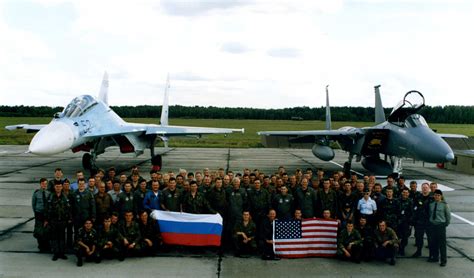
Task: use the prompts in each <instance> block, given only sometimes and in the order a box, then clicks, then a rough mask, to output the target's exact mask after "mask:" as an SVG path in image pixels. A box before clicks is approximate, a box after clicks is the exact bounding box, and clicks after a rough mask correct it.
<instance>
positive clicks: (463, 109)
mask: <svg viewBox="0 0 474 278" xmlns="http://www.w3.org/2000/svg"><path fill="white" fill-rule="evenodd" d="M112 109H113V110H114V111H115V112H116V113H117V114H118V115H119V116H120V117H123V118H159V117H160V115H161V106H151V105H141V106H112ZM62 110H63V107H59V106H58V107H49V106H23V105H21V106H4V105H3V106H0V117H52V116H53V115H54V114H55V113H56V112H61V111H62ZM391 110H392V109H391V108H385V115H389V114H390V112H391ZM169 111H170V112H169V116H170V117H171V118H188V119H258V120H290V119H292V118H293V119H303V120H320V121H324V120H325V115H326V108H325V107H316V108H310V107H306V106H304V107H293V108H281V109H260V108H244V107H237V108H230V107H214V106H210V107H204V106H181V105H174V106H170V110H169ZM420 114H421V115H423V116H424V117H425V118H426V120H427V121H428V122H429V123H453V124H474V106H458V105H448V106H425V107H424V108H423V109H422V110H421V111H420ZM331 118H332V120H333V121H349V122H371V121H373V120H374V108H371V107H347V106H345V107H331Z"/></svg>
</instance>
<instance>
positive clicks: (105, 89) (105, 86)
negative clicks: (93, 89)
mask: <svg viewBox="0 0 474 278" xmlns="http://www.w3.org/2000/svg"><path fill="white" fill-rule="evenodd" d="M99 100H101V101H102V102H103V103H105V105H107V106H108V105H109V75H108V74H107V72H104V77H103V78H102V84H101V86H100V91H99Z"/></svg>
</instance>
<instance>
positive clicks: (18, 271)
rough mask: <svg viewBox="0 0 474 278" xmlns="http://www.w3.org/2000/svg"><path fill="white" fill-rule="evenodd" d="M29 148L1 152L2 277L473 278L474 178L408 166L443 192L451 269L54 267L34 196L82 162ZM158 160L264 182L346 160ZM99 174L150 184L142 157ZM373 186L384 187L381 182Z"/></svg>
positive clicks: (169, 260)
mask: <svg viewBox="0 0 474 278" xmlns="http://www.w3.org/2000/svg"><path fill="white" fill-rule="evenodd" d="M25 151H26V146H0V277H32V276H34V277H39V276H48V277H56V276H61V277H64V276H66V275H67V276H68V277H76V276H82V277H84V276H119V277H124V276H125V277H132V276H136V275H137V274H139V275H146V276H152V275H153V276H162V277H217V276H221V277H236V276H247V277H262V276H267V277H285V276H286V277H288V276H292V277H298V276H315V275H318V276H345V277H347V276H367V275H391V276H392V275H393V276H401V275H410V276H415V275H416V276H436V277H439V276H441V277H442V276H445V277H460V276H466V277H472V276H473V275H474V263H473V261H474V198H473V197H474V182H473V178H474V176H472V175H466V174H461V173H457V172H453V171H449V170H444V169H438V168H436V167H435V165H433V164H426V165H423V164H422V163H419V162H416V163H414V162H412V161H405V162H404V176H405V177H406V178H407V179H408V180H412V179H414V180H428V181H436V182H438V183H439V184H441V185H442V186H443V189H445V197H446V200H447V201H448V203H449V205H450V207H451V210H452V212H453V217H452V222H451V225H450V226H449V227H448V246H449V247H448V266H447V267H445V268H441V267H439V266H438V265H437V264H433V263H427V262H426V255H427V254H428V250H427V249H424V250H423V255H424V257H423V258H419V259H413V258H410V257H409V256H407V257H403V258H399V259H398V260H397V265H396V266H390V265H388V264H383V263H380V262H370V263H362V264H360V265H356V264H353V263H349V262H340V261H338V260H334V259H322V258H311V259H294V260H281V261H277V262H274V261H271V262H269V261H262V260H260V259H259V258H257V257H255V258H249V259H242V258H235V257H233V256H232V255H231V254H226V255H225V256H223V257H219V256H218V255H216V254H215V252H212V251H207V252H204V253H199V254H194V253H189V252H184V253H182V254H176V253H169V254H160V255H159V256H157V257H152V258H131V259H127V260H125V261H124V262H118V261H104V262H102V263H101V264H99V265H96V264H85V265H84V266H83V267H82V268H78V267H76V265H75V257H74V256H72V255H70V256H69V259H68V260H67V261H62V260H59V261H57V262H53V261H51V255H49V254H39V253H38V252H37V251H38V250H37V248H36V240H35V239H34V238H33V236H32V231H33V224H34V223H33V222H34V221H33V212H32V209H31V195H32V193H33V191H34V190H35V189H36V188H38V186H39V179H40V178H41V177H46V178H48V179H50V178H52V177H53V172H54V169H55V168H56V167H61V168H62V169H63V171H64V174H65V177H68V178H70V179H72V178H73V177H74V174H75V172H76V170H79V169H81V168H82V166H81V158H82V155H81V154H73V153H70V152H68V153H63V154H60V155H55V156H51V157H38V156H33V155H30V154H25V153H24V152H25ZM157 151H159V152H162V153H165V155H164V156H163V163H164V166H163V171H174V172H177V170H178V169H179V168H185V169H187V170H188V171H193V172H194V171H196V170H202V169H203V168H204V167H208V168H210V169H211V170H217V168H219V167H222V168H224V169H226V170H232V171H234V172H242V170H243V168H245V167H248V168H250V169H252V170H253V169H255V168H257V169H259V170H261V171H263V172H265V173H266V174H270V173H273V172H275V171H276V170H277V168H278V166H280V165H283V166H285V167H286V169H287V172H288V173H292V172H294V171H295V169H297V168H301V169H306V168H308V167H312V168H313V169H315V168H319V167H321V168H323V169H325V170H327V171H334V170H338V169H340V167H339V166H338V165H337V164H343V163H344V161H345V160H346V159H347V155H346V154H345V153H343V152H337V153H336V157H335V159H334V162H335V163H329V162H323V161H321V160H318V159H317V158H316V157H314V156H313V155H312V154H311V151H310V150H297V149H225V148H223V149H209V148H177V149H173V148H171V149H167V150H164V149H160V150H158V149H157ZM97 164H98V166H99V167H101V168H104V169H106V168H108V167H110V166H115V167H116V168H118V170H119V171H125V172H126V173H127V174H128V173H129V172H130V167H131V166H132V165H134V164H137V165H139V169H140V172H141V174H142V175H143V176H144V177H145V178H149V175H148V171H149V169H150V162H149V154H148V153H145V154H144V155H142V156H140V157H136V158H135V157H133V156H132V155H125V154H120V153H119V151H118V149H113V148H111V149H110V150H109V151H107V152H106V153H105V154H103V155H101V156H99V159H98V161H97ZM353 168H354V170H355V171H357V172H360V173H365V172H366V171H365V170H364V169H363V168H362V167H361V165H360V164H359V163H353ZM378 181H380V182H382V184H385V181H384V180H382V179H379V180H378ZM413 243H414V238H413V237H412V238H410V241H409V245H408V250H407V254H408V255H411V254H412V253H413V252H414V251H415V250H414V247H413Z"/></svg>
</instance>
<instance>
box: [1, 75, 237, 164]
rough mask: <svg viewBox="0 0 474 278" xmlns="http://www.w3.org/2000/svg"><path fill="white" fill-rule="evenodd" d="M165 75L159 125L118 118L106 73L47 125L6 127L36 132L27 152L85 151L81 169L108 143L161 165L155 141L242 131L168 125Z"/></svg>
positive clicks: (7, 127) (50, 153)
mask: <svg viewBox="0 0 474 278" xmlns="http://www.w3.org/2000/svg"><path fill="white" fill-rule="evenodd" d="M169 87H170V86H169V77H168V79H167V82H166V87H165V94H164V102H163V106H162V110H161V118H160V124H159V125H157V124H140V123H128V122H126V121H124V120H123V119H122V118H120V117H119V116H118V115H117V114H116V113H115V112H114V111H113V110H112V109H111V108H110V107H109V102H108V88H109V81H108V74H107V72H106V73H104V77H103V80H102V85H101V88H100V91H99V96H98V98H97V99H96V98H94V97H93V96H91V95H81V96H78V97H76V98H74V99H73V100H72V101H71V102H70V103H69V104H68V105H67V106H66V108H64V110H63V111H62V112H60V113H59V112H58V113H56V114H55V115H54V117H53V119H52V120H51V122H50V123H49V124H47V125H29V124H20V125H10V126H6V129H8V130H14V129H26V130H27V132H36V131H38V133H37V134H35V136H34V137H33V139H32V140H31V142H30V145H29V147H28V152H29V153H32V154H36V155H53V154H58V153H62V152H64V151H67V150H72V151H73V152H74V153H75V152H79V151H84V152H86V153H85V154H84V155H83V157H82V164H83V167H84V169H93V168H95V160H96V158H97V156H98V155H100V154H102V153H104V152H105V150H106V148H108V147H110V146H118V147H119V148H120V152H121V153H134V154H135V155H136V156H138V155H141V154H143V152H144V150H145V149H146V148H149V149H150V151H151V157H152V158H151V160H152V164H153V165H154V166H156V167H158V168H160V167H161V156H160V155H155V150H154V147H155V141H156V140H157V139H158V140H162V141H164V144H165V147H168V139H169V138H171V137H174V136H201V135H203V134H229V133H233V132H242V133H243V132H244V129H243V128H242V129H231V128H206V127H189V126H172V125H169V124H168V111H169V105H168V91H169Z"/></svg>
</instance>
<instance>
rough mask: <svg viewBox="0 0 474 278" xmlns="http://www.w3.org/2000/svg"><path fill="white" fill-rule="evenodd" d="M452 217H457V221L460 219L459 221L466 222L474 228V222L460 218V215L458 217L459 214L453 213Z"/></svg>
mask: <svg viewBox="0 0 474 278" xmlns="http://www.w3.org/2000/svg"><path fill="white" fill-rule="evenodd" d="M451 215H452V216H454V217H456V218H457V219H459V220H461V221H464V222H466V223H467V224H469V225H471V226H474V222H471V221H469V220H467V219H466V218H464V217H461V216H459V215H457V214H455V213H452V212H451Z"/></svg>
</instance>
